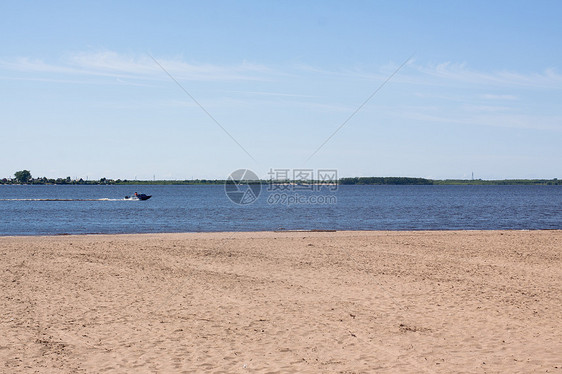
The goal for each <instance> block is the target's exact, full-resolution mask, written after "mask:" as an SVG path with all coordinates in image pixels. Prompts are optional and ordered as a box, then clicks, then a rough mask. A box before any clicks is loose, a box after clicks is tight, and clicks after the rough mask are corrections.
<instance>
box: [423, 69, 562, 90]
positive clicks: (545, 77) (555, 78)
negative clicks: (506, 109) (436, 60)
mask: <svg viewBox="0 0 562 374" xmlns="http://www.w3.org/2000/svg"><path fill="white" fill-rule="evenodd" d="M414 68H415V69H416V70H417V71H418V72H419V73H421V74H423V75H425V76H427V77H433V78H435V79H436V80H435V81H434V82H435V83H455V84H458V83H465V84H470V85H486V86H499V87H528V88H531V87H534V88H554V89H561V88H562V74H559V73H558V72H556V71H555V70H554V69H545V70H544V71H543V72H534V73H527V74H524V73H518V72H510V71H496V72H483V71H477V70H473V69H470V68H469V67H468V65H467V64H465V63H452V62H444V63H440V64H435V65H425V66H424V65H415V66H414Z"/></svg>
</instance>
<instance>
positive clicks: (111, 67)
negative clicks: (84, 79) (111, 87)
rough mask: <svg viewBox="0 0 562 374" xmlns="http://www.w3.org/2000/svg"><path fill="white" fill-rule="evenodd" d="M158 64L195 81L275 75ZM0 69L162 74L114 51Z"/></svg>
mask: <svg viewBox="0 0 562 374" xmlns="http://www.w3.org/2000/svg"><path fill="white" fill-rule="evenodd" d="M159 61H160V62H161V63H162V64H163V65H164V66H165V67H166V69H167V70H168V71H169V72H170V73H171V74H173V75H174V76H175V77H176V78H177V79H182V80H194V81H224V80H227V81H233V80H247V81H252V80H267V79H268V77H267V75H270V74H275V71H274V70H273V69H270V68H268V67H266V66H263V65H258V64H252V63H247V62H242V63H240V64H237V65H231V66H224V65H213V64H195V63H187V62H185V61H182V60H180V59H171V58H168V59H166V58H160V59H159ZM0 68H1V69H3V70H9V71H17V72H22V73H29V74H32V73H55V74H68V75H83V76H107V77H116V78H121V79H164V78H163V77H162V71H161V70H160V68H159V67H158V66H157V65H155V64H154V61H152V59H150V57H148V56H147V55H125V54H120V53H117V52H113V51H101V52H80V53H75V54H69V55H67V56H66V57H65V58H63V59H61V60H60V61H58V62H57V63H48V62H45V61H43V60H40V59H30V58H26V57H22V58H16V59H11V60H5V59H4V60H0Z"/></svg>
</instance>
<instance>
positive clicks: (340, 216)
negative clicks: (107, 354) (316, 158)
mask: <svg viewBox="0 0 562 374" xmlns="http://www.w3.org/2000/svg"><path fill="white" fill-rule="evenodd" d="M134 191H138V192H139V193H140V192H143V193H146V194H148V195H153V197H152V198H151V199H150V200H148V201H127V200H124V199H123V197H124V196H125V195H131V194H132V193H133V192H134ZM283 193H287V194H288V196H289V197H290V196H294V194H295V193H298V195H299V196H300V197H301V199H304V200H307V199H309V198H310V196H315V197H322V198H324V200H325V202H326V203H324V204H307V203H302V202H301V203H299V204H288V203H289V202H293V203H294V201H289V200H285V201H283V200H282V199H276V197H279V196H280V195H274V193H272V192H270V191H267V190H266V189H265V187H264V188H263V189H262V193H261V195H260V196H259V198H258V200H256V201H255V202H254V203H253V204H249V205H237V204H234V203H232V202H231V201H230V200H229V199H228V198H227V196H226V194H225V191H224V187H223V186H0V235H55V234H86V233H155V232H201V231H260V230H279V229H284V230H310V229H334V230H473V229H486V230H499V229H518V230H520V229H562V187H560V186H339V187H338V190H337V191H327V190H323V191H320V192H301V191H298V192H297V191H285V192H283ZM329 198H330V199H332V198H335V199H337V202H335V203H333V201H329ZM26 199H35V200H26ZM45 200H50V201H45ZM52 200H57V201H52ZM61 200H65V201H61ZM268 200H269V202H268Z"/></svg>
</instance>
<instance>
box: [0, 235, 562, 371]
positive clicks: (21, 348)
mask: <svg viewBox="0 0 562 374" xmlns="http://www.w3.org/2000/svg"><path fill="white" fill-rule="evenodd" d="M561 253H562V231H464V232H460V231H456V232H453V231H449V232H442V231H434V232H315V233H311V232H286V233H276V232H263V233H261V232H258V233H196V234H195V233H193V234H155V235H152V234H150V235H88V236H57V237H1V238H0V287H1V288H0V289H1V294H0V312H1V315H0V372H2V373H106V372H110V373H112V372H115V373H132V372H135V373H136V372H138V373H149V372H158V373H180V372H184V373H197V372H211V373H544V372H550V373H562V327H561V325H562V312H561V310H562V308H561V305H562V263H561Z"/></svg>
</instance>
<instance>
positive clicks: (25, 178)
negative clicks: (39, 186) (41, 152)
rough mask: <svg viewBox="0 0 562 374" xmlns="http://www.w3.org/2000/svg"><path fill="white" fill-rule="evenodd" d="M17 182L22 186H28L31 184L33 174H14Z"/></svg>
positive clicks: (18, 172)
mask: <svg viewBox="0 0 562 374" xmlns="http://www.w3.org/2000/svg"><path fill="white" fill-rule="evenodd" d="M14 177H16V181H17V182H18V183H21V184H27V183H29V182H31V179H32V178H31V172H30V171H29V170H20V171H16V172H15V173H14Z"/></svg>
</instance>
